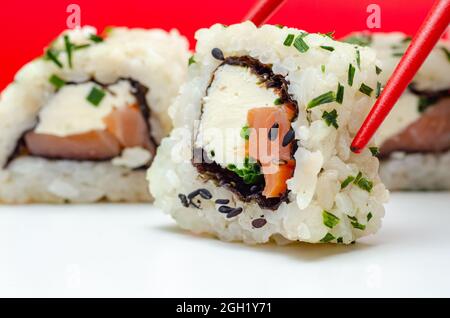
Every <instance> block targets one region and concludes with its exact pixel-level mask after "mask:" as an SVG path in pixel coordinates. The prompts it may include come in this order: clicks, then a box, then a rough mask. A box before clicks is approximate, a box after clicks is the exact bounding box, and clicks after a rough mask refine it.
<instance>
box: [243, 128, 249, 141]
mask: <svg viewBox="0 0 450 318" xmlns="http://www.w3.org/2000/svg"><path fill="white" fill-rule="evenodd" d="M241 137H242V138H244V139H245V140H249V139H250V129H249V127H248V126H247V125H245V126H244V127H242V129H241Z"/></svg>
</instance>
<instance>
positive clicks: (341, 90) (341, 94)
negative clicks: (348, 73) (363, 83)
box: [336, 83, 344, 104]
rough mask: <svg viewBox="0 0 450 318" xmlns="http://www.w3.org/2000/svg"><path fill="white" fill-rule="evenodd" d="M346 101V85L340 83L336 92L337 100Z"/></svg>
mask: <svg viewBox="0 0 450 318" xmlns="http://www.w3.org/2000/svg"><path fill="white" fill-rule="evenodd" d="M343 101H344V86H343V85H341V83H338V88H337V92H336V102H338V103H339V104H342V103H343Z"/></svg>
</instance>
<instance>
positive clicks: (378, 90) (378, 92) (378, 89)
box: [375, 82, 381, 98]
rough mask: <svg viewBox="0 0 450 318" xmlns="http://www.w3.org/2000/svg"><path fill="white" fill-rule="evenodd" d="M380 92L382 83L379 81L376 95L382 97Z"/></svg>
mask: <svg viewBox="0 0 450 318" xmlns="http://www.w3.org/2000/svg"><path fill="white" fill-rule="evenodd" d="M380 94H381V83H380V82H377V90H376V94H375V97H376V98H378V97H380Z"/></svg>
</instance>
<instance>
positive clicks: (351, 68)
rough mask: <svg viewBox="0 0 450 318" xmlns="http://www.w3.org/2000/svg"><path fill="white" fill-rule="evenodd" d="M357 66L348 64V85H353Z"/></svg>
mask: <svg viewBox="0 0 450 318" xmlns="http://www.w3.org/2000/svg"><path fill="white" fill-rule="evenodd" d="M355 70H356V69H355V67H354V66H353V65H352V64H349V65H348V85H350V86H352V85H353V79H354V78H355Z"/></svg>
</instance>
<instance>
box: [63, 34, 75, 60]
mask: <svg viewBox="0 0 450 318" xmlns="http://www.w3.org/2000/svg"><path fill="white" fill-rule="evenodd" d="M64 46H65V47H66V52H67V62H68V64H69V67H70V68H72V49H73V44H72V43H71V42H70V39H69V36H68V35H64Z"/></svg>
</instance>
